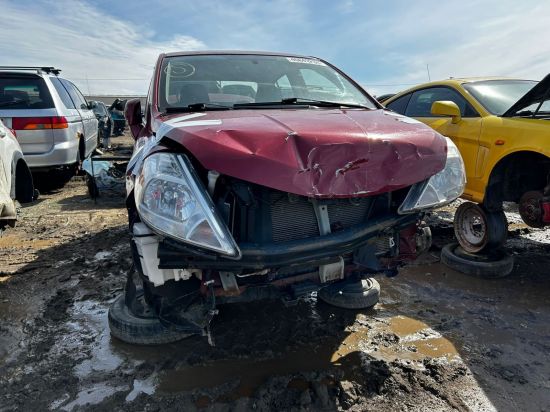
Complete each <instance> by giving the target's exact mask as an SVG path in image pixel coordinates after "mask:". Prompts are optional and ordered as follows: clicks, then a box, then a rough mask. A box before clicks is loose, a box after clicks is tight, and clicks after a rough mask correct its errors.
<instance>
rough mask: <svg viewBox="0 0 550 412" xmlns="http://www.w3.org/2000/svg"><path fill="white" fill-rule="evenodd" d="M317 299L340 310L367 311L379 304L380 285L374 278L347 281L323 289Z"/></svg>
mask: <svg viewBox="0 0 550 412" xmlns="http://www.w3.org/2000/svg"><path fill="white" fill-rule="evenodd" d="M317 297H318V298H319V299H321V300H322V301H323V302H325V303H328V304H329V305H333V306H336V307H339V308H344V309H367V308H371V307H373V306H374V305H376V304H377V303H378V300H379V298H380V285H379V284H378V282H377V281H376V280H375V279H373V278H368V279H359V280H357V279H349V280H348V279H347V280H342V281H339V282H336V283H332V284H330V285H328V286H325V287H323V288H321V289H320V290H319V292H317Z"/></svg>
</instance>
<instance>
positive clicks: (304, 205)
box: [269, 192, 371, 243]
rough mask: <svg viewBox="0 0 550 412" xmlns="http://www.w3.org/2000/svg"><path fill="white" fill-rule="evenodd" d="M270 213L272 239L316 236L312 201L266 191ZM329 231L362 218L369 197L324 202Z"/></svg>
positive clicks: (337, 229)
mask: <svg viewBox="0 0 550 412" xmlns="http://www.w3.org/2000/svg"><path fill="white" fill-rule="evenodd" d="M269 203H270V215H271V230H272V238H273V242H275V243H280V242H288V241H290V240H299V239H306V238H310V237H316V236H319V225H318V223H317V218H316V216H315V210H314V208H313V204H312V203H311V201H309V200H308V198H306V197H303V196H295V195H289V194H287V193H283V192H272V193H270V202H269ZM326 204H327V209H328V216H329V221H330V225H331V231H332V232H337V231H339V230H343V229H347V228H350V227H353V226H355V225H358V224H360V223H362V222H364V221H365V219H366V216H367V213H368V209H369V206H370V204H371V200H370V199H369V198H355V199H336V200H330V201H327V202H326Z"/></svg>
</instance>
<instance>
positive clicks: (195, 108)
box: [165, 103, 233, 113]
mask: <svg viewBox="0 0 550 412" xmlns="http://www.w3.org/2000/svg"><path fill="white" fill-rule="evenodd" d="M231 109H233V107H231V106H226V105H224V104H217V103H193V104H188V105H187V106H169V107H167V108H166V109H165V112H166V113H180V112H202V111H207V110H231Z"/></svg>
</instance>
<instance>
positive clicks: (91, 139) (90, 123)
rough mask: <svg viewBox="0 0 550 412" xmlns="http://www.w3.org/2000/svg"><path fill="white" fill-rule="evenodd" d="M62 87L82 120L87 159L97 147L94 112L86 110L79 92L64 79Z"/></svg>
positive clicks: (86, 106)
mask: <svg viewBox="0 0 550 412" xmlns="http://www.w3.org/2000/svg"><path fill="white" fill-rule="evenodd" d="M61 81H62V82H63V85H64V86H65V88H66V89H67V91H68V92H69V95H70V96H71V99H73V101H74V104H75V106H76V109H77V110H78V113H79V114H80V117H81V119H82V130H83V133H84V142H85V147H86V149H85V157H87V156H88V155H89V154H90V153H91V152H92V151H93V150H94V149H95V148H96V147H97V130H98V129H97V119H96V117H95V114H94V111H93V110H92V109H89V108H88V102H86V99H85V98H84V96H83V95H82V93H80V90H78V88H77V87H76V86H75V85H74V84H73V83H71V82H70V81H68V80H66V79H61Z"/></svg>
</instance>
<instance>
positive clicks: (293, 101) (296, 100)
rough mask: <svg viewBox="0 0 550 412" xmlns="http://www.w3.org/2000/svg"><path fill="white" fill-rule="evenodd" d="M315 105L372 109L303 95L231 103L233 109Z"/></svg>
mask: <svg viewBox="0 0 550 412" xmlns="http://www.w3.org/2000/svg"><path fill="white" fill-rule="evenodd" d="M293 105H295V106H306V107H310V106H317V107H350V108H354V109H369V110H372V107H367V106H363V105H361V104H356V103H344V102H329V101H326V100H315V99H306V98H303V97H288V98H286V99H282V100H280V101H273V102H254V103H236V104H234V105H233V107H234V108H235V109H245V108H250V107H253V108H262V107H266V106H293Z"/></svg>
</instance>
